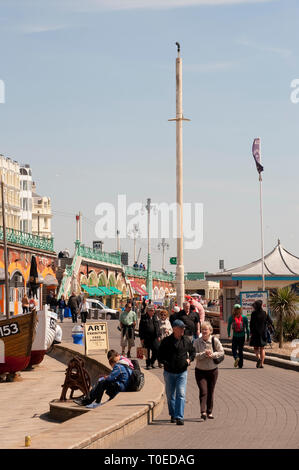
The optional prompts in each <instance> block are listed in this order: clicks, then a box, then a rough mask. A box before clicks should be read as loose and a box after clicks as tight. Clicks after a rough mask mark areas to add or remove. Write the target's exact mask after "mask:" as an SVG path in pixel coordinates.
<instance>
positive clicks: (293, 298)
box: [270, 286, 299, 348]
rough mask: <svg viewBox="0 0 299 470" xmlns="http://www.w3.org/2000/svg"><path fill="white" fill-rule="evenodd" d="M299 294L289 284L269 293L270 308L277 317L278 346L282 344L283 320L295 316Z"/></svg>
mask: <svg viewBox="0 0 299 470" xmlns="http://www.w3.org/2000/svg"><path fill="white" fill-rule="evenodd" d="M298 302H299V296H298V295H297V294H296V292H294V291H293V290H292V289H291V288H290V287H289V286H288V287H282V288H281V289H277V290H276V291H275V292H271V293H270V309H271V311H272V313H273V314H274V316H275V317H276V318H277V326H278V331H279V347H280V348H281V347H282V344H283V321H284V320H286V319H290V318H295V317H296V314H297V303H298Z"/></svg>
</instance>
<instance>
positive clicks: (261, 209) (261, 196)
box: [259, 173, 265, 290]
mask: <svg viewBox="0 0 299 470" xmlns="http://www.w3.org/2000/svg"><path fill="white" fill-rule="evenodd" d="M259 181H260V218H261V247H262V288H263V290H265V252H264V221H263V189H262V181H263V179H262V174H261V173H260V174H259Z"/></svg>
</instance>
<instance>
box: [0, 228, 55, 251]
mask: <svg viewBox="0 0 299 470" xmlns="http://www.w3.org/2000/svg"><path fill="white" fill-rule="evenodd" d="M0 240H3V227H0ZM6 240H7V241H8V242H10V243H17V244H18V245H23V246H29V247H30V248H38V249H40V250H46V251H54V239H53V238H46V237H40V236H38V235H32V234H31V233H26V232H21V231H20V230H15V229H12V228H7V229H6Z"/></svg>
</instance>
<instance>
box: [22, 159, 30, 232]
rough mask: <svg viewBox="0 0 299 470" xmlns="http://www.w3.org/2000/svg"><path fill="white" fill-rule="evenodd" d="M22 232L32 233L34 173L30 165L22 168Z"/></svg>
mask: <svg viewBox="0 0 299 470" xmlns="http://www.w3.org/2000/svg"><path fill="white" fill-rule="evenodd" d="M20 203H21V217H20V230H21V232H26V233H32V171H31V168H30V165H27V164H26V165H21V166H20Z"/></svg>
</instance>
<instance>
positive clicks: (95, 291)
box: [81, 284, 103, 296]
mask: <svg viewBox="0 0 299 470" xmlns="http://www.w3.org/2000/svg"><path fill="white" fill-rule="evenodd" d="M81 287H82V289H83V290H85V291H86V292H87V293H88V294H89V295H92V296H93V295H97V296H99V295H103V294H102V291H101V290H100V289H99V288H98V287H96V286H87V285H85V284H82V285H81Z"/></svg>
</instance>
